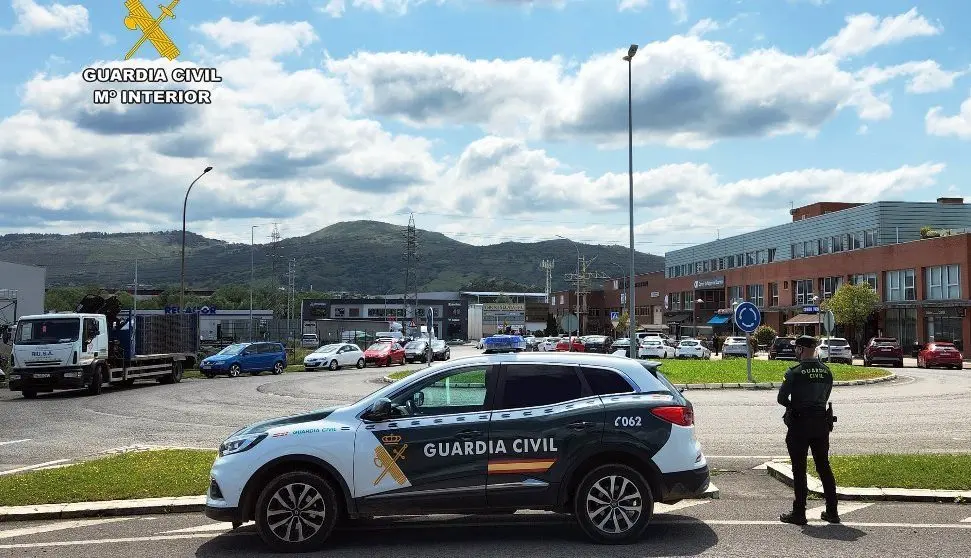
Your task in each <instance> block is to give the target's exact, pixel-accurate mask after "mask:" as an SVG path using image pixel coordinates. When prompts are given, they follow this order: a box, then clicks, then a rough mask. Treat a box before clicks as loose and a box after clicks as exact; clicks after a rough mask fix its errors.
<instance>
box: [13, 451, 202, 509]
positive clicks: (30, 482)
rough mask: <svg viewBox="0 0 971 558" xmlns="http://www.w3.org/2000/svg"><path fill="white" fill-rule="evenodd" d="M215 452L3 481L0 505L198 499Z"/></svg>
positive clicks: (119, 458)
mask: <svg viewBox="0 0 971 558" xmlns="http://www.w3.org/2000/svg"><path fill="white" fill-rule="evenodd" d="M215 459H216V452H215V451H209V450H151V451H138V452H131V453H123V454H119V455H112V456H110V457H103V458H98V459H93V460H90V461H84V462H81V463H76V464H72V465H68V466H66V467H59V468H56V469H47V470H41V471H27V472H24V473H18V474H13V475H5V476H0V506H28V505H40V504H61V503H73V502H91V501H99V500H132V499H137V498H164V497H177V496H199V495H201V494H205V493H206V490H208V488H209V470H210V468H211V467H212V462H213V461H214V460H215Z"/></svg>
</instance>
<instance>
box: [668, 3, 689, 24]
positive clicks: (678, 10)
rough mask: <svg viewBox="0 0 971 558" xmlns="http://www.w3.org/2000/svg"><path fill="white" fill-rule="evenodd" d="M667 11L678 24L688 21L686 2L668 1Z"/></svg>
mask: <svg viewBox="0 0 971 558" xmlns="http://www.w3.org/2000/svg"><path fill="white" fill-rule="evenodd" d="M668 9H669V10H671V13H672V14H674V20H675V21H676V22H678V23H684V22H686V21H688V2H687V0H668Z"/></svg>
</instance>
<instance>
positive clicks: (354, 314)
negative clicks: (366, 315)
mask: <svg viewBox="0 0 971 558" xmlns="http://www.w3.org/2000/svg"><path fill="white" fill-rule="evenodd" d="M348 310H349V313H348V315H349V317H351V318H360V317H361V309H360V308H349V309H348Z"/></svg>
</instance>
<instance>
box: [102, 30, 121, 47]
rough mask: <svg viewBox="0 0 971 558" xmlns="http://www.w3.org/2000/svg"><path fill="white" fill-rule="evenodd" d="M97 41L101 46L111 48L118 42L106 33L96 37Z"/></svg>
mask: <svg viewBox="0 0 971 558" xmlns="http://www.w3.org/2000/svg"><path fill="white" fill-rule="evenodd" d="M98 40H99V41H101V44H103V45H105V46H111V45H113V44H115V43H117V42H118V40H117V39H115V36H114V35H110V34H108V33H101V34H99V35H98Z"/></svg>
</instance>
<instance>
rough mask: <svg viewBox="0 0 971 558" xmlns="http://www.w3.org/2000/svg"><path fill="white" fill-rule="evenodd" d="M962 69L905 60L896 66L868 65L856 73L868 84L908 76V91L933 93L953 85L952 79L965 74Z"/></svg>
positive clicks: (965, 71) (930, 62)
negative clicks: (956, 69)
mask: <svg viewBox="0 0 971 558" xmlns="http://www.w3.org/2000/svg"><path fill="white" fill-rule="evenodd" d="M967 73H968V72H967V70H964V71H954V72H951V71H947V70H943V69H942V68H941V65H940V64H938V63H937V62H936V61H934V60H924V61H920V62H916V61H915V62H906V63H904V64H898V65H896V66H888V67H886V68H878V67H876V66H870V67H868V68H864V69H863V70H860V71H859V72H858V73H857V75H858V76H860V78H861V79H863V81H865V82H866V83H868V84H870V85H878V84H881V83H884V82H887V81H890V80H892V79H895V78H898V77H906V78H909V79H908V82H907V92H908V93H933V92H936V91H943V90H945V89H950V88H951V87H954V80H955V79H957V78H959V77H961V76H963V75H965V74H967Z"/></svg>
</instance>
